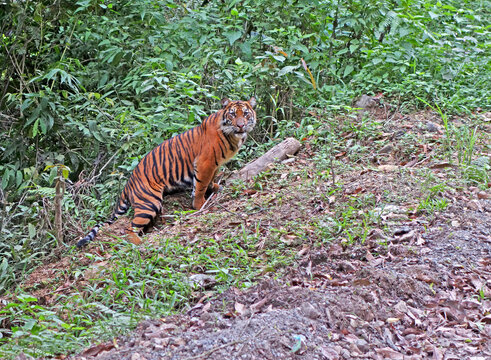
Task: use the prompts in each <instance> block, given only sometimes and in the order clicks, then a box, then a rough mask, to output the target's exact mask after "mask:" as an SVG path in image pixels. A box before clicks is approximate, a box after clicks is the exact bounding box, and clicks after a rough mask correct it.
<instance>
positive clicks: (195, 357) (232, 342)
mask: <svg viewBox="0 0 491 360" xmlns="http://www.w3.org/2000/svg"><path fill="white" fill-rule="evenodd" d="M239 342H240V341H238V340H235V341H231V342H229V343H226V344H223V345H220V346H217V347H215V348H213V349H210V350H208V351H205V352H204V353H203V354H199V355H196V356H191V357H188V358H185V359H184V360H193V359H199V358H201V357H208V356H210V355H211V354H212V353H214V352H215V351H217V350H220V349H223V348H225V347H227V346H231V345H235V344H237V343H239Z"/></svg>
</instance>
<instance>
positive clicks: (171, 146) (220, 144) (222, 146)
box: [77, 97, 256, 247]
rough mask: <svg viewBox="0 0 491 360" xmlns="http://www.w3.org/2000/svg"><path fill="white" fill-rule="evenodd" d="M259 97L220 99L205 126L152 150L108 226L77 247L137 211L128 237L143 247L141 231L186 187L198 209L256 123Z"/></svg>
mask: <svg viewBox="0 0 491 360" xmlns="http://www.w3.org/2000/svg"><path fill="white" fill-rule="evenodd" d="M255 105H256V99H255V98H254V97H252V98H251V99H250V100H249V101H230V100H229V99H222V106H223V108H222V109H221V110H219V111H218V112H216V113H213V114H211V115H210V116H208V117H207V118H206V119H205V120H203V122H202V123H201V125H198V126H196V127H195V128H192V129H190V130H188V131H186V132H184V133H182V134H179V135H177V136H175V137H173V138H171V139H168V140H166V141H164V142H163V143H162V144H160V145H159V146H157V147H156V148H154V149H153V150H152V151H150V152H149V153H148V154H147V155H145V157H143V159H141V161H140V162H139V163H138V165H137V166H136V168H135V169H134V170H133V173H132V174H131V176H130V178H129V180H128V182H127V183H126V186H125V187H124V189H123V192H122V193H121V195H120V197H119V201H118V202H117V204H116V207H115V209H114V211H113V213H112V215H111V217H110V219H109V220H108V221H107V222H106V223H102V224H98V225H96V226H95V227H94V228H93V229H92V230H91V231H90V232H89V233H88V234H87V236H85V237H84V238H83V239H81V240H80V241H79V242H78V243H77V246H78V247H83V246H85V245H86V244H88V243H89V242H90V241H92V240H93V239H94V238H95V236H96V235H97V232H98V231H99V229H100V227H101V226H103V225H104V224H112V223H113V222H114V221H115V220H116V219H117V218H118V217H119V216H120V215H123V214H125V213H126V212H127V211H128V209H129V208H130V206H131V207H133V209H134V212H135V214H134V216H133V220H132V222H131V226H130V227H129V228H128V229H127V235H128V239H129V240H130V241H131V242H132V243H134V244H140V243H141V240H140V238H139V236H138V233H140V232H141V231H143V230H144V229H145V227H146V226H147V225H149V224H150V223H151V222H152V221H153V220H154V219H155V217H156V216H157V214H158V213H160V211H161V208H162V205H161V204H162V197H163V196H164V195H166V194H169V193H172V192H175V191H179V190H182V189H185V188H191V187H192V189H193V195H192V197H193V208H194V209H196V210H198V209H200V208H201V207H202V206H203V204H204V202H205V196H208V195H210V194H211V193H212V192H216V191H218V188H219V186H218V184H216V183H215V182H214V179H215V176H216V174H217V172H218V169H219V167H220V166H221V165H223V164H224V163H226V162H227V161H229V160H230V159H231V158H232V157H233V156H234V155H235V154H237V152H238V150H239V148H240V147H241V145H242V144H243V143H244V141H245V139H246V137H247V134H248V133H249V132H250V131H251V130H252V129H253V128H254V126H255V124H256V113H255V112H254V107H255Z"/></svg>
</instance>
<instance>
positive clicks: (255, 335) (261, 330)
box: [235, 316, 266, 357]
mask: <svg viewBox="0 0 491 360" xmlns="http://www.w3.org/2000/svg"><path fill="white" fill-rule="evenodd" d="M251 319H252V316H251V318H250V319H249V322H250V321H251ZM247 325H249V323H247ZM247 325H246V326H247ZM265 328H266V326H263V327H262V328H261V329H259V331H258V332H257V333H255V334H254V335H253V336H252V338H251V339H249V340H253V339H255V338H256V337H258V336H259V334H260V333H262V332H263V330H264V329H265ZM245 346H246V343H245V342H244V343H243V344H242V347H241V348H240V349H239V351H238V352H237V354H236V355H235V356H236V357H239V355H240V353H241V352H242V350H243V349H244V347H245Z"/></svg>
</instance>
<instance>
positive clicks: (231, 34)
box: [223, 31, 242, 46]
mask: <svg viewBox="0 0 491 360" xmlns="http://www.w3.org/2000/svg"><path fill="white" fill-rule="evenodd" d="M223 35H224V36H225V37H226V38H227V39H228V42H229V43H230V46H232V45H233V44H234V43H235V42H236V41H237V40H238V39H239V38H240V37H241V36H242V31H227V32H226V33H224V34H223Z"/></svg>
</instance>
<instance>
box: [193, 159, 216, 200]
mask: <svg viewBox="0 0 491 360" xmlns="http://www.w3.org/2000/svg"><path fill="white" fill-rule="evenodd" d="M210 168H211V166H206V164H199V165H198V166H196V169H195V172H194V181H193V208H194V209H195V210H199V209H201V207H202V206H203V204H204V203H205V200H206V198H207V197H209V196H210V195H211V194H212V193H214V192H217V191H218V190H219V189H220V185H218V184H217V183H215V182H213V181H214V179H215V174H216V172H217V169H214V170H213V171H210Z"/></svg>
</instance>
